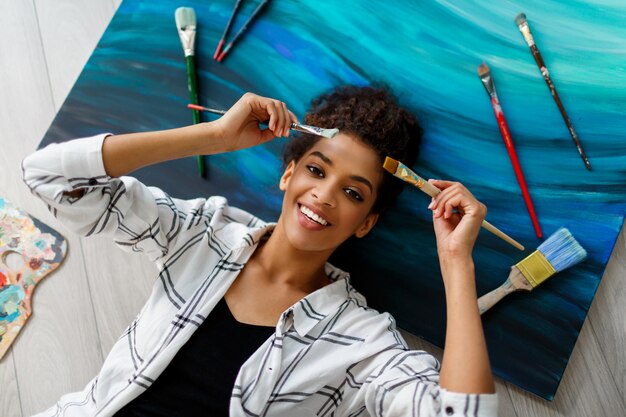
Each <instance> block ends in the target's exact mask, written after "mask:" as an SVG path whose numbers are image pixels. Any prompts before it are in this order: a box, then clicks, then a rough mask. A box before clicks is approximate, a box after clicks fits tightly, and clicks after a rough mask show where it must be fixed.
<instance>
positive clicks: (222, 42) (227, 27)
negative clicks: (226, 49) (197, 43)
mask: <svg viewBox="0 0 626 417" xmlns="http://www.w3.org/2000/svg"><path fill="white" fill-rule="evenodd" d="M240 4H241V0H237V1H235V7H233V11H232V12H231V14H230V17H229V18H228V23H226V27H225V28H224V33H222V38H221V39H220V42H219V43H218V44H217V48H215V53H214V54H213V59H215V60H217V58H218V57H219V56H220V52H221V51H222V46H224V41H225V40H226V36H228V31H229V30H230V27H231V26H232V24H233V20H235V15H236V14H237V9H239V5H240Z"/></svg>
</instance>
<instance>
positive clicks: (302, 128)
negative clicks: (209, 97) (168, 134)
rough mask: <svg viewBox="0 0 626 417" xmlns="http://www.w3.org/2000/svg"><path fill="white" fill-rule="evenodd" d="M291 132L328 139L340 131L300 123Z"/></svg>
mask: <svg viewBox="0 0 626 417" xmlns="http://www.w3.org/2000/svg"><path fill="white" fill-rule="evenodd" d="M187 107H188V108H190V109H193V110H199V111H205V112H208V113H213V114H219V115H220V116H223V115H224V114H226V110H218V109H211V108H209V107H204V106H198V105H197V104H187ZM291 130H295V131H297V132H302V133H308V134H310V135H317V136H323V137H325V138H328V139H332V138H334V137H335V136H337V133H339V129H324V128H322V127H317V126H309V125H303V124H300V123H291Z"/></svg>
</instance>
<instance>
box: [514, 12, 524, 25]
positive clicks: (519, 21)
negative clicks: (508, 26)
mask: <svg viewBox="0 0 626 417" xmlns="http://www.w3.org/2000/svg"><path fill="white" fill-rule="evenodd" d="M525 22H526V15H525V14H524V13H520V14H518V15H517V16H515V24H516V25H517V26H519V25H521V24H524V23H525Z"/></svg>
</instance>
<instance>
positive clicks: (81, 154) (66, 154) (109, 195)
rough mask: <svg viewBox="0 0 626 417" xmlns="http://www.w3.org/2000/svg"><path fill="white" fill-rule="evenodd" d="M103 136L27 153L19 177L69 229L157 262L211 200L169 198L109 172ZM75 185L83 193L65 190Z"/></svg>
mask: <svg viewBox="0 0 626 417" xmlns="http://www.w3.org/2000/svg"><path fill="white" fill-rule="evenodd" d="M106 136H107V135H104V134H103V135H98V136H94V137H90V138H83V139H75V140H72V141H69V142H65V143H59V144H57V143H53V144H50V145H48V146H47V147H45V148H44V149H41V150H39V151H37V152H35V153H33V154H31V155H29V156H28V157H26V158H25V159H24V161H23V162H22V173H23V179H24V182H25V183H26V185H27V186H28V187H29V188H30V190H31V192H32V193H33V194H34V195H35V196H37V197H38V198H40V199H41V200H43V201H44V203H46V204H47V206H48V209H49V210H50V211H51V212H52V214H53V215H54V216H55V217H56V218H57V219H58V220H59V221H61V222H62V223H63V224H64V225H65V226H66V227H68V228H69V229H70V230H73V231H75V232H76V233H78V234H80V235H83V236H91V235H97V234H100V235H105V236H111V237H112V238H113V240H114V241H115V243H116V244H117V245H118V246H119V247H121V248H122V249H123V250H126V251H129V252H143V253H144V254H145V255H146V256H148V258H149V259H150V260H152V261H157V260H159V259H161V258H163V257H164V256H166V255H167V253H168V251H169V249H170V248H172V247H174V245H175V243H176V240H177V238H178V237H179V235H180V234H181V231H182V230H185V229H187V228H188V227H187V226H186V225H187V224H192V223H193V224H198V223H201V220H207V221H208V220H210V216H211V213H212V212H213V208H212V207H211V203H210V202H208V201H207V200H206V199H195V200H178V199H174V198H171V197H170V196H169V195H167V194H166V193H165V192H163V191H162V190H160V189H158V188H155V187H148V186H146V185H144V184H143V183H141V182H140V181H138V180H137V179H135V178H132V177H120V178H112V177H109V176H108V175H107V174H106V171H105V169H104V163H103V161H102V144H103V142H104V139H105V138H106ZM75 190H83V192H82V195H79V196H74V195H68V194H66V193H68V192H72V191H75ZM192 218H193V219H192ZM196 218H197V219H196Z"/></svg>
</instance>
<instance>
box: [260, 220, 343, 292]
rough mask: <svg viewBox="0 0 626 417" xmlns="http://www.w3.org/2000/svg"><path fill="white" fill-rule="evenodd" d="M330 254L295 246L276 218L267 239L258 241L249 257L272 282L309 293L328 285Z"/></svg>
mask: <svg viewBox="0 0 626 417" xmlns="http://www.w3.org/2000/svg"><path fill="white" fill-rule="evenodd" d="M331 253H332V252H330V253H328V252H326V251H324V252H322V251H320V252H313V251H302V250H299V249H297V248H294V247H293V246H292V245H291V244H290V243H289V241H288V239H287V237H286V236H285V233H284V229H283V226H282V223H281V222H280V221H279V222H278V224H277V225H276V227H275V228H274V231H273V233H272V234H271V236H270V237H269V239H268V240H267V241H265V242H260V243H259V246H258V248H257V250H256V251H255V252H254V255H253V258H252V260H253V261H254V262H255V263H256V264H257V266H259V267H261V268H262V269H263V271H264V272H265V273H266V277H267V279H269V280H271V281H272V283H274V284H279V285H285V286H289V287H292V288H294V289H298V290H300V291H303V292H305V293H307V294H308V293H311V292H313V291H315V290H317V289H319V288H321V287H323V286H325V285H327V284H330V282H331V281H330V279H329V278H328V276H327V275H326V272H325V265H326V261H327V260H328V258H329V257H330V254H331Z"/></svg>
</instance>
